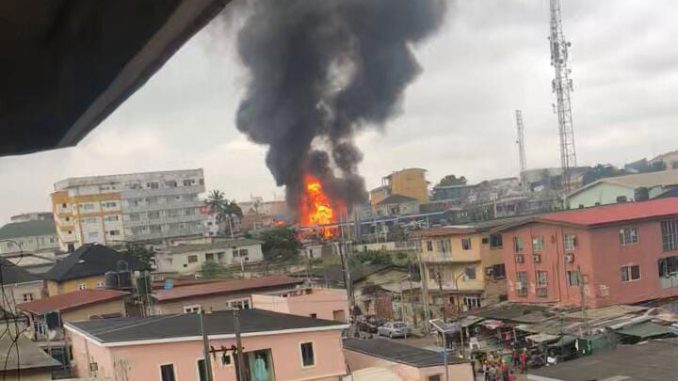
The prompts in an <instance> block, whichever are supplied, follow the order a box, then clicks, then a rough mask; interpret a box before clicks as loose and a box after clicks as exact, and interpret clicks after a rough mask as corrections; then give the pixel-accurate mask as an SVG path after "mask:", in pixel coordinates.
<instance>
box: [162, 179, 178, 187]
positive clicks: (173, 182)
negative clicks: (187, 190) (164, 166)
mask: <svg viewBox="0 0 678 381" xmlns="http://www.w3.org/2000/svg"><path fill="white" fill-rule="evenodd" d="M165 186H166V187H168V188H176V187H177V182H176V180H170V181H165Z"/></svg>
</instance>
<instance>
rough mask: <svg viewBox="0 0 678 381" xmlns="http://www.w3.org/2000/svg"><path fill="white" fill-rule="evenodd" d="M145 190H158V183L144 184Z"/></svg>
mask: <svg viewBox="0 0 678 381" xmlns="http://www.w3.org/2000/svg"><path fill="white" fill-rule="evenodd" d="M146 188H150V189H158V188H159V185H158V183H156V182H152V183H146Z"/></svg>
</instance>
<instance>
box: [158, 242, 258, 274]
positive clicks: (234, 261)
mask: <svg viewBox="0 0 678 381" xmlns="http://www.w3.org/2000/svg"><path fill="white" fill-rule="evenodd" d="M241 249H244V250H247V258H248V260H247V261H244V258H243V262H244V264H248V263H256V262H261V261H263V260H264V254H263V252H262V250H261V245H248V246H238V248H237V250H241ZM169 250H170V252H167V253H156V255H155V257H156V264H157V271H158V272H160V273H177V274H181V275H193V274H195V273H196V272H198V271H200V269H201V268H202V266H203V264H204V263H205V262H207V260H206V254H207V253H211V254H214V256H215V261H216V262H217V263H218V264H220V265H222V266H240V257H235V258H234V257H233V250H232V248H226V247H213V248H210V249H203V250H196V251H190V252H185V253H175V254H172V253H171V248H170V249H169ZM218 253H223V260H222V261H218V260H217V254H218ZM193 255H195V256H197V258H198V261H197V262H194V263H188V257H189V256H193Z"/></svg>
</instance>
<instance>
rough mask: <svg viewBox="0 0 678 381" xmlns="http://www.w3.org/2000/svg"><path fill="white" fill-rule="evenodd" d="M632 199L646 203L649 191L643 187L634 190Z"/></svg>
mask: <svg viewBox="0 0 678 381" xmlns="http://www.w3.org/2000/svg"><path fill="white" fill-rule="evenodd" d="M633 198H634V199H635V200H636V201H647V200H649V199H650V191H649V190H648V189H647V188H645V187H639V188H636V189H635V190H634V191H633Z"/></svg>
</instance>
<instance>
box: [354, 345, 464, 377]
mask: <svg viewBox="0 0 678 381" xmlns="http://www.w3.org/2000/svg"><path fill="white" fill-rule="evenodd" d="M344 357H346V363H347V364H348V368H349V369H350V370H351V371H356V370H360V369H365V368H371V367H384V368H391V369H392V370H393V371H395V372H396V373H397V374H398V375H399V376H400V377H402V378H403V380H406V381H428V376H431V375H435V374H440V375H441V377H440V379H441V380H445V366H442V365H441V366H432V367H426V368H416V367H413V366H409V365H406V364H401V363H397V362H393V361H389V360H385V359H382V358H379V357H375V356H370V355H366V354H364V353H359V352H354V351H352V350H349V349H344ZM448 373H449V376H450V380H454V381H473V368H472V367H471V363H461V364H453V365H448Z"/></svg>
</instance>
